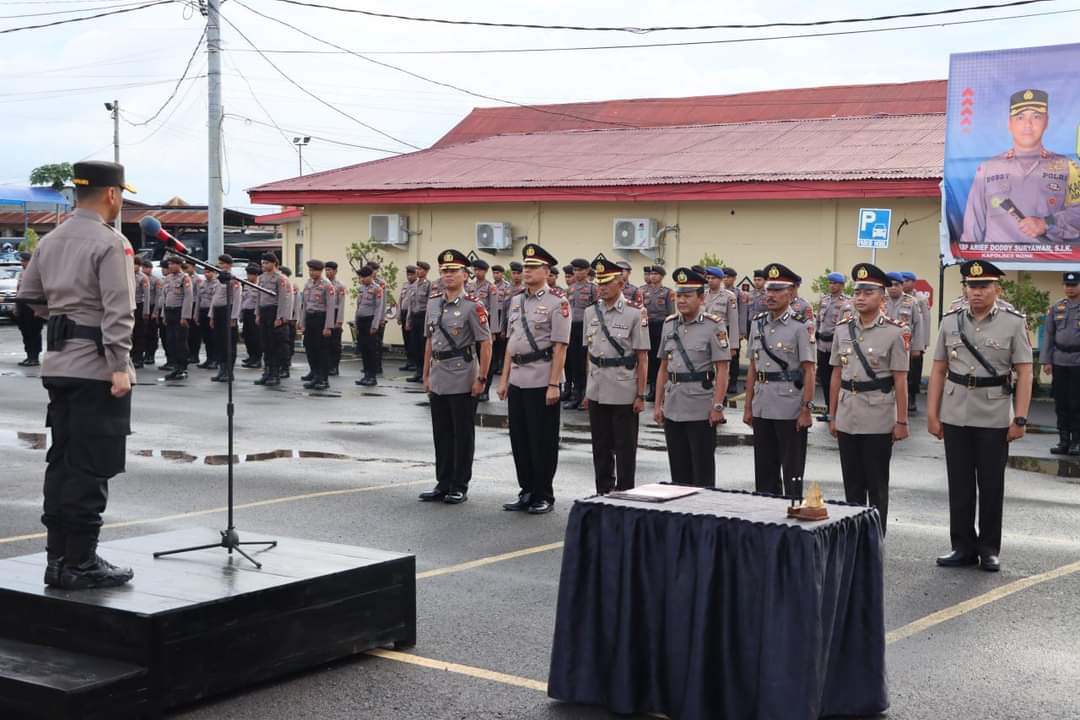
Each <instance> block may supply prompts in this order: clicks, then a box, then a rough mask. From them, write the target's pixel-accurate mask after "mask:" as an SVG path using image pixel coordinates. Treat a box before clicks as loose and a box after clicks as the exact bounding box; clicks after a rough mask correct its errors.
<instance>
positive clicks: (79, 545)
mask: <svg viewBox="0 0 1080 720" xmlns="http://www.w3.org/2000/svg"><path fill="white" fill-rule="evenodd" d="M66 557H67V560H66V561H65V563H64V566H63V569H62V570H61V571H60V587H62V588H63V589H64V590H89V589H91V588H110V587H119V586H120V585H123V584H124V583H126V582H128V581H129V580H131V578H133V577H134V576H135V573H134V572H132V571H131V568H122V567H116V566H115V565H113V564H112V563H110V562H107V561H105V560H103V559H102V558H101V557H100V556H99V555H98V554H97V539H96V538H89V537H69V538H68V540H67V553H66Z"/></svg>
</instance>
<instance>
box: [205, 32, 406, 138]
mask: <svg viewBox="0 0 1080 720" xmlns="http://www.w3.org/2000/svg"><path fill="white" fill-rule="evenodd" d="M218 17H220V18H221V19H222V20H224V21H225V22H226V23H228V25H229V27H231V28H232V29H233V31H234V32H236V34H237V35H239V36H240V37H242V38H243V39H244V42H246V43H247V44H248V45H250V46H251V47H252V49H254V50H255V51H256V52H257V53H259V56H260V57H261V58H262V59H263V60H265V61H266V62H267V64H268V65H270V67H272V68H274V70H276V71H277V73H278V75H280V76H281V77H283V78H285V80H286V81H287V82H288V83H289V84H290V85H292V86H293V87H295V88H296V89H297V90H299V91H300V92H302V93H304V94H305V95H307V96H308V97H310V98H312V99H313V100H315V101H316V102H318V103H319V104H320V105H323V106H325V107H327V108H329V109H330V110H333V111H334V112H336V113H337V114H338V115H341V116H342V117H346V118H348V119H349V120H352V121H353V122H355V123H356V124H357V125H360V126H361V127H365V128H367V129H368V130H371V131H372V132H375V133H378V134H379V135H382V136H383V137H385V138H388V139H390V140H393V141H394V142H396V143H401V144H402V145H404V146H406V147H410V148H412V149H414V150H420V149H421V148H420V146H419V145H413V144H412V143H411V142H408V141H407V140H402V139H401V138H399V137H395V136H394V135H391V134H390V133H388V132H386V131H385V130H380V129H379V128H377V127H375V126H374V125H371V124H369V123H366V122H364V121H363V120H361V119H360V118H358V117H356V116H355V115H353V114H351V113H348V112H346V111H344V110H342V109H341V108H339V107H337V106H336V105H334V104H333V103H331V102H328V101H326V100H323V99H322V98H321V97H319V96H318V95H316V94H315V93H313V92H311V91H310V90H308V89H307V88H306V87H304V86H303V85H301V84H300V83H298V82H297V81H296V80H294V79H293V78H292V77H291V76H290V75H289V74H288V73H286V72H285V71H284V70H282V69H281V68H280V67H278V66H277V64H276V63H275V62H274V61H273V60H271V59H270V58H268V57H267V56H266V55H264V54H263V52H262V50H260V49H259V47H258V46H257V45H256V44H255V43H254V42H252V41H251V39H250V38H249V37H248V36H247V35H245V34H244V32H243V31H242V30H240V28H238V27H236V24H235V23H234V22H233V21H232V20H230V19H229V18H227V17H225V15H224V14H219V15H218Z"/></svg>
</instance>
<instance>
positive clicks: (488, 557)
mask: <svg viewBox="0 0 1080 720" xmlns="http://www.w3.org/2000/svg"><path fill="white" fill-rule="evenodd" d="M22 357H23V356H22V353H21V345H20V342H19V336H18V333H17V331H16V330H15V328H14V327H12V326H10V325H8V324H0V407H2V408H3V410H2V412H0V457H2V458H3V463H2V465H0V467H3V471H2V473H0V477H2V478H3V480H2V482H3V485H4V492H3V494H2V496H0V557H11V556H15V555H24V554H30V553H34V552H39V551H40V550H41V549H42V548H43V540H42V539H41V538H40V533H41V532H42V527H41V525H40V522H39V515H40V494H41V484H42V475H43V469H44V459H45V450H44V447H45V432H46V429H45V427H44V408H45V394H44V391H43V389H42V387H41V385H40V382H39V380H38V378H37V374H38V373H37V369H36V368H21V367H18V366H17V363H18V361H19V360H21V359H22ZM294 363H295V364H294V368H293V377H292V379H290V380H287V381H285V382H283V384H282V387H281V388H277V389H268V388H260V387H256V386H253V385H252V384H251V382H252V381H253V380H254V379H255V378H256V377H257V374H256V373H255V372H253V371H247V370H243V371H238V373H237V376H238V380H237V383H236V438H237V453H238V454H239V455H240V456H241V459H242V462H241V463H240V464H239V465H237V467H236V482H237V503H238V504H239V509H238V511H237V526H238V528H239V529H240V531H241V534H243V533H244V532H251V533H252V534H260V535H270V536H275V535H285V536H292V537H300V538H309V539H313V540H322V541H328V542H336V543H345V544H351V545H366V546H372V547H376V548H381V549H386V550H394V551H401V552H410V553H414V554H415V555H416V558H417V569H418V572H419V577H418V580H417V594H418V597H417V613H418V641H417V644H416V646H415V647H414V648H411V649H409V650H408V654H409V656H410V657H409V658H406V659H405V660H410V662H406V661H403V659H402V658H399V657H395V656H393V655H391V656H389V657H373V656H365V657H361V658H358V659H355V660H350V661H346V662H340V663H336V664H333V665H330V666H327V667H324V668H321V669H318V670H314V671H311V672H307V673H303V674H300V675H296V676H293V677H290V678H287V679H285V680H282V681H279V682H274V683H272V684H268V685H265V686H263V687H259V688H255V689H252V690H250V691H248V692H244V693H242V694H237V695H233V696H228V697H224V698H217V699H214V700H212V701H208V702H205V703H202V704H200V705H197V706H194V707H190V708H186V709H184V710H182V711H181V712H179V713H177V715H176V716H177V717H181V718H190V719H191V720H196V719H198V720H209V719H210V718H225V717H228V718H235V719H242V718H252V719H257V720H276V719H278V718H280V719H282V720H285V719H288V720H293V719H297V718H320V719H337V718H341V719H345V718H348V719H353V718H365V719H371V720H379V719H384V718H385V719H386V720H391V719H393V720H401V719H405V718H529V719H531V718H553V719H554V718H558V719H563V720H571V719H574V720H576V719H578V718H582V719H592V718H603V717H608V715H607V713H605V712H603V711H601V710H597V709H592V708H583V707H576V706H568V705H564V704H561V703H557V702H554V701H552V700H550V699H548V698H547V696H546V695H545V693H544V692H543V683H544V682H545V680H546V677H547V670H548V664H549V661H550V649H551V637H552V631H553V624H554V616H555V600H556V594H557V586H558V576H559V567H560V562H561V557H562V552H561V548H560V546H559V543H560V542H561V541H562V539H563V535H564V530H565V525H566V517H567V513H568V511H569V508H570V506H571V504H572V502H573V500H574V499H575V498H581V497H585V496H587V495H590V494H592V491H593V478H592V462H591V455H590V450H589V445H588V433H587V428H586V426H587V420H586V418H585V414H584V413H579V412H566V411H564V413H563V420H564V433H563V441H562V446H561V451H560V457H559V470H558V474H557V476H556V481H555V488H556V495H557V502H556V506H555V511H554V512H553V513H551V514H549V515H545V516H539V517H534V516H525V515H521V514H518V513H507V512H503V511H502V510H501V504H502V503H503V502H505V501H507V500H510V499H512V498H513V497H514V496H515V495H516V492H517V484H516V481H515V479H514V469H513V462H512V459H511V456H510V444H509V437H508V435H507V431H506V430H505V428H503V427H501V426H500V425H501V422H500V416H501V415H504V414H505V407H504V405H503V404H502V403H499V402H498V401H493V402H491V403H487V404H485V405H483V406H481V412H483V413H484V414H485V415H486V416H487V417H486V418H485V422H484V427H480V428H478V430H477V443H476V463H475V468H474V479H473V485H472V489H471V491H470V493H469V502H467V503H466V504H464V505H461V506H456V507H451V506H444V505H442V504H437V505H431V504H423V503H419V502H417V500H416V494H417V493H418V492H420V491H421V490H424V489H427V488H428V487H430V486H431V485H433V484H434V482H433V479H432V478H433V451H432V445H431V429H430V428H431V424H430V417H429V414H428V409H427V407H426V402H427V398H426V395H425V394H424V393H423V392H422V390H421V389H420V388H418V387H417V386H415V385H412V384H410V383H406V382H405V381H404V377H405V373H401V372H398V371H397V366H398V365H399V363H400V361H399V360H396V359H393V358H388V359H387V361H386V370H387V372H386V375H385V376H383V377H382V378H380V379H379V385H378V386H376V387H374V388H359V387H356V386H355V385H354V384H353V380H355V379H357V378H358V377H359V367H358V364H357V363H356V362H355V361H353V360H351V359H347V360H346V361H345V362H344V363H343V365H342V373H343V374H342V376H341V377H338V378H333V379H332V380H333V383H332V388H331V391H329V392H322V393H319V392H307V391H304V390H302V389H301V387H300V386H301V383H300V381H299V379H298V378H299V376H300V375H302V374H303V373H304V371H305V368H304V366H303V365H304V356H303V354H297V356H296V358H295V361H294ZM211 374H212V373H211V372H209V371H203V370H197V369H194V368H192V369H191V375H190V377H189V379H188V380H187V381H185V382H182V383H171V384H166V383H164V382H162V381H161V380H160V376H161V375H163V373H160V372H157V371H155V370H143V371H140V373H139V383H138V385H137V387H136V388H135V391H134V401H133V421H132V425H133V429H134V434H133V435H132V436H131V437H130V438H129V441H128V450H129V457H128V464H127V472H126V473H124V474H123V475H120V476H117V477H116V478H115V479H114V480H113V481H112V483H111V491H110V501H109V507H108V513H107V516H106V518H105V521H106V523H107V526H106V529H105V530H104V532H103V538H104V539H117V538H121V537H132V536H137V535H147V534H150V533H153V532H160V531H163V530H169V529H176V528H183V527H192V526H201V527H206V528H208V533H210V534H211V535H212V534H213V530H214V529H216V528H219V527H221V526H223V524H224V513H223V512H222V511H221V508H222V506H223V505H224V502H225V469H224V467H222V466H221V464H220V462H221V460H222V459H223V456H224V454H225V452H226V449H225V448H226V445H225V425H226V423H225V397H224V395H223V388H222V387H221V386H220V385H218V384H216V383H211V382H210V381H209V378H210V376H211ZM740 416H741V413H740V412H739V411H737V410H732V411H730V412H729V415H728V417H729V421H728V424H727V425H726V426H725V427H724V428H723V429H722V431H721V433H722V435H723V436H725V437H726V436H730V437H732V440H725V441H722V443H721V445H720V446H719V447H718V448H717V452H716V460H717V468H718V473H717V477H718V484H719V485H720V486H721V487H725V488H735V489H752V487H753V472H752V470H753V456H752V453H753V451H752V448H751V447H750V446H749V445H748V444H747V442H748V438H745V436H746V435H747V433H748V430H747V429H746V428H745V427H744V426H742V424H741V421H740ZM1033 416H1037V417H1038V418H1039V421H1040V422H1049V418H1050V411H1049V406H1048V405H1046V404H1045V403H1040V405H1039V407H1038V408H1037V410H1036V411H1035V412H1033ZM924 418H925V416H924V415H923V414H922V413H920V414H919V415H916V416H915V417H913V418H912V423H911V431H912V438H910V439H909V440H907V441H904V442H903V443H901V444H900V445H898V446H897V447H896V449H895V451H894V454H893V461H892V481H891V482H892V487H891V492H890V518H889V535H888V539H887V544H886V555H885V582H886V629H887V631H888V632H889V637H888V639H889V644H888V651H887V652H888V656H887V659H888V671H889V678H890V691H891V701H892V707H891V709H890V711H889V713H888V715H889V717H890V718H903V719H905V720H906V719H909V718H910V719H916V718H927V719H931V718H932V719H934V720H940V719H942V718H968V717H970V718H1040V719H1043V718H1045V719H1051V718H1054V719H1056V718H1062V719H1064V718H1073V719H1075V718H1077V717H1080V692H1078V691H1077V688H1078V687H1080V635H1078V634H1077V633H1076V632H1075V630H1074V628H1075V626H1076V625H1077V623H1078V622H1080V600H1078V598H1080V563H1078V562H1077V560H1078V559H1080V512H1077V511H1078V509H1080V480H1078V479H1077V478H1075V477H1068V475H1069V474H1070V473H1072V472H1073V470H1071V469H1070V468H1071V466H1069V467H1062V466H1060V465H1059V464H1058V463H1057V461H1056V460H1052V459H1051V456H1050V455H1049V454H1048V452H1047V449H1048V447H1049V446H1050V445H1051V444H1052V442H1053V441H1054V440H1056V438H1054V437H1053V436H1051V435H1047V434H1036V433H1031V434H1029V435H1028V436H1027V437H1025V438H1023V439H1021V440H1019V441H1017V442H1016V443H1014V445H1013V446H1012V449H1011V452H1012V455H1013V456H1014V457H1016V458H1028V459H1029V460H1014V463H1015V464H1017V465H1019V466H1022V467H1028V468H1037V469H1039V470H1041V472H1034V471H1029V470H1022V469H1013V468H1010V470H1009V471H1008V473H1007V477H1006V504H1005V526H1004V531H1005V534H1004V545H1003V548H1002V554H1001V560H1002V571H1001V572H1000V573H997V574H991V573H985V572H981V571H980V570H978V569H961V570H946V569H941V568H938V567H936V566H935V565H934V557H935V556H936V555H938V554H941V553H944V552H946V551H948V549H949V539H948V528H947V522H948V520H947V498H946V484H945V463H944V449H943V447H942V444H941V443H940V442H938V441H937V440H935V439H933V438H932V437H931V436H929V435H928V434H927V433H926V429H925V420H924ZM736 437H738V438H741V439H738V440H736V439H735V438H736ZM640 445H641V449H640V450H639V454H638V482H639V483H646V482H656V481H661V480H667V479H669V478H668V474H667V458H666V454H665V452H664V450H663V435H662V433H661V432H660V431H659V429H658V428H656V427H655V426H653V425H652V423H651V420H647V421H643V423H642V430H641V440H640ZM1059 473H1060V474H1059ZM806 474H807V478H808V480H817V481H819V482H820V483H821V485H822V489H823V491H824V494H825V496H826V498H835V499H842V497H843V492H842V484H841V480H840V466H839V458H838V456H837V452H836V445H835V441H834V440H833V439H832V438H831V437H830V436H829V434H828V432H827V429H826V428H825V427H824V425H822V424H818V425H817V426H815V427H814V428H813V430H812V432H811V438H810V446H809V452H808V458H807V473H806ZM797 671H798V670H797V668H793V669H792V672H797Z"/></svg>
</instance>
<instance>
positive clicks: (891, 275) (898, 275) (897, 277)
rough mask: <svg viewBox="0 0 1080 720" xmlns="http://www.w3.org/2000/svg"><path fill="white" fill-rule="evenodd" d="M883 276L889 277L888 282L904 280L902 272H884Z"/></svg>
mask: <svg viewBox="0 0 1080 720" xmlns="http://www.w3.org/2000/svg"><path fill="white" fill-rule="evenodd" d="M885 277H887V278H889V281H890V282H898V283H902V282H904V275H903V273H898V272H888V273H885Z"/></svg>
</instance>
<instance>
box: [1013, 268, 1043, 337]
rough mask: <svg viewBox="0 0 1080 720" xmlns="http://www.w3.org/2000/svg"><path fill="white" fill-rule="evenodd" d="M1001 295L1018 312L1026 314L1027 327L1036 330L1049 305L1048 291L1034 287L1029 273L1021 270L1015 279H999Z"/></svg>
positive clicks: (1032, 330)
mask: <svg viewBox="0 0 1080 720" xmlns="http://www.w3.org/2000/svg"><path fill="white" fill-rule="evenodd" d="M1001 289H1002V295H1003V296H1004V297H1005V299H1006V300H1008V301H1009V302H1010V303H1012V304H1013V307H1015V308H1016V309H1017V310H1019V311H1020V312H1022V313H1024V314H1025V315H1027V327H1028V330H1030V331H1031V332H1033V333H1034V332H1037V331H1038V329H1039V326H1040V325H1042V323H1043V320H1044V319H1045V317H1046V308H1047V307H1049V305H1050V293H1049V292H1047V291H1046V290H1040V289H1039V288H1037V287H1035V283H1033V282H1032V281H1031V273H1025V272H1022V273H1020V274H1019V275H1018V276H1017V279H1016V280H1002V281H1001Z"/></svg>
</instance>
